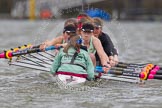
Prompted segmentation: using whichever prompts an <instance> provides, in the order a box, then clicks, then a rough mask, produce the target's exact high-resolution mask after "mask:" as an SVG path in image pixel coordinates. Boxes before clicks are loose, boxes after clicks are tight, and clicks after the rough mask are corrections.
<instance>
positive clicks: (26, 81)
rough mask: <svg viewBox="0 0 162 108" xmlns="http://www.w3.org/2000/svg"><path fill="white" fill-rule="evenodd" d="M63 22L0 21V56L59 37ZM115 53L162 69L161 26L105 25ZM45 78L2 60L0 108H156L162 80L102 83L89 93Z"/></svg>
mask: <svg viewBox="0 0 162 108" xmlns="http://www.w3.org/2000/svg"><path fill="white" fill-rule="evenodd" d="M63 23H64V20H53V21H27V20H20V21H18V20H1V21H0V46H1V47H0V52H2V51H3V50H5V49H9V48H13V47H17V46H21V45H23V44H27V43H32V44H39V43H41V42H42V41H44V40H48V39H52V38H53V37H55V36H57V35H59V34H60V33H61V32H62V28H63ZM104 24H105V26H104V31H105V32H107V33H108V34H109V35H110V36H111V38H112V40H113V42H114V44H115V46H116V47H117V49H118V52H119V59H120V61H124V62H133V63H147V62H152V63H154V64H159V65H162V43H161V42H162V36H161V34H162V30H161V29H162V24H161V22H118V21H112V22H105V23H104ZM52 79H53V78H51V77H50V76H48V74H46V73H45V72H42V71H38V70H32V69H27V68H22V67H15V66H9V65H8V64H7V60H4V59H1V60H0V108H67V107H68V108H76V107H78V108H125V107H130V108H141V107H143V108H146V107H147V108H160V107H161V106H162V101H161V100H162V96H161V94H162V81H161V80H149V81H146V83H145V84H132V83H126V82H119V81H104V82H102V84H100V85H99V86H96V87H92V88H93V89H90V90H84V91H69V90H62V89H59V87H58V86H57V84H56V83H55V82H54V81H53V80H52Z"/></svg>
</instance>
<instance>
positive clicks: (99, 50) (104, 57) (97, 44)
mask: <svg viewBox="0 0 162 108" xmlns="http://www.w3.org/2000/svg"><path fill="white" fill-rule="evenodd" d="M93 45H94V47H95V49H96V51H97V53H98V56H99V58H100V60H101V64H102V65H105V64H107V62H109V58H108V56H107V55H106V53H105V52H104V50H103V47H102V44H101V42H100V40H99V39H98V38H96V37H93Z"/></svg>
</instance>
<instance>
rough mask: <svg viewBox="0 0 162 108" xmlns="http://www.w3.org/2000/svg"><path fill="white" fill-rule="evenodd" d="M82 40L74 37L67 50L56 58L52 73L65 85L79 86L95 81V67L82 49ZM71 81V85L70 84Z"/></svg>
mask: <svg viewBox="0 0 162 108" xmlns="http://www.w3.org/2000/svg"><path fill="white" fill-rule="evenodd" d="M81 44H82V38H81V37H80V36H78V35H74V34H73V35H72V36H71V38H70V40H69V42H68V44H67V45H66V46H65V48H62V49H60V51H59V53H58V54H57V56H56V57H55V58H54V62H53V64H52V68H51V73H52V74H55V75H58V77H59V79H60V80H61V81H63V82H64V83H65V84H69V85H71V84H78V83H83V82H85V81H86V79H88V80H93V79H94V66H93V63H92V61H91V59H90V57H89V54H88V52H87V51H85V50H82V49H80V46H81ZM68 81H70V83H68Z"/></svg>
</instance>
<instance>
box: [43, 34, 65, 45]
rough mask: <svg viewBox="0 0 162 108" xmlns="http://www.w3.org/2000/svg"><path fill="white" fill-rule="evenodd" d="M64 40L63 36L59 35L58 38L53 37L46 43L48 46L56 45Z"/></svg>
mask: <svg viewBox="0 0 162 108" xmlns="http://www.w3.org/2000/svg"><path fill="white" fill-rule="evenodd" d="M62 41H63V37H62V36H59V37H56V38H54V39H52V40H51V41H49V42H47V43H46V45H47V46H55V45H56V44H62Z"/></svg>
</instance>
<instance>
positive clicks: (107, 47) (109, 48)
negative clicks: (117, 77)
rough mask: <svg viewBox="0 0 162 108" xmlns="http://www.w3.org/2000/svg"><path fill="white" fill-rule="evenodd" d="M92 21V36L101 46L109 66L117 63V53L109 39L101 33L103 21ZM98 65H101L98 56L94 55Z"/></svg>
mask: <svg viewBox="0 0 162 108" xmlns="http://www.w3.org/2000/svg"><path fill="white" fill-rule="evenodd" d="M93 20H94V36H95V37H97V38H98V39H99V40H100V41H101V44H102V46H103V49H104V51H105V53H106V54H107V56H108V57H109V60H110V64H111V66H114V65H116V64H117V63H118V61H119V60H118V53H117V50H116V48H115V47H114V44H113V43H112V41H111V39H110V37H109V36H108V35H107V34H106V33H104V32H103V31H102V27H103V21H102V20H101V19H100V18H93ZM95 56H96V60H97V62H98V64H99V65H100V64H101V61H100V59H99V56H98V54H97V53H96V54H95Z"/></svg>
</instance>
